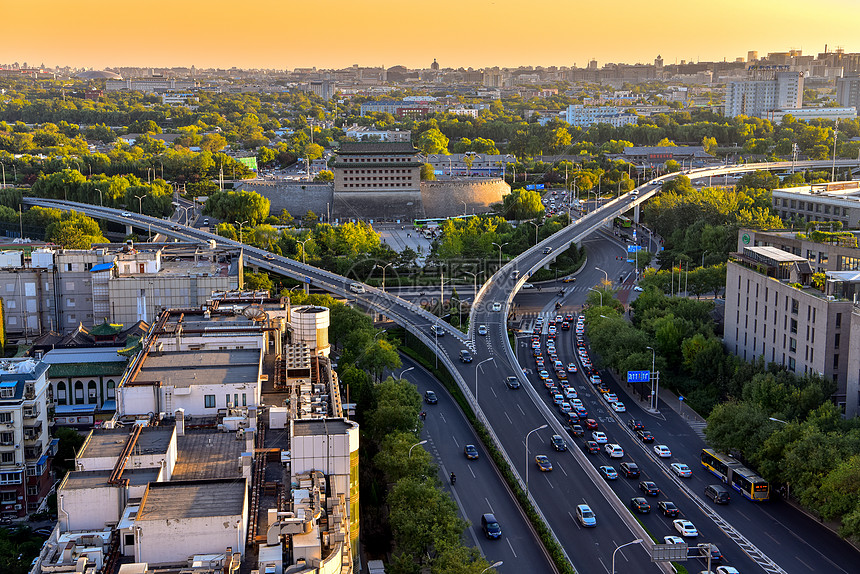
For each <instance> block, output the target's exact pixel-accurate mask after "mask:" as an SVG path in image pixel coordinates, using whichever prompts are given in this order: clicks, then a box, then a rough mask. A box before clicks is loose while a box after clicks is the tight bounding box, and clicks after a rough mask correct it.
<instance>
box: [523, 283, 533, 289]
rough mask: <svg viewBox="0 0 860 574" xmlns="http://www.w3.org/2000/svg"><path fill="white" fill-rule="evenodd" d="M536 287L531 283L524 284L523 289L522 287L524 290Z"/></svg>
mask: <svg viewBox="0 0 860 574" xmlns="http://www.w3.org/2000/svg"><path fill="white" fill-rule="evenodd" d="M534 287H535V286H534V285H532V284H531V283H523V287H522V288H523V289H534Z"/></svg>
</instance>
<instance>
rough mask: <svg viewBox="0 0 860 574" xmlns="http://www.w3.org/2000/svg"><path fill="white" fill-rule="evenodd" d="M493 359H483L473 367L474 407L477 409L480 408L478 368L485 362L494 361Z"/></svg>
mask: <svg viewBox="0 0 860 574" xmlns="http://www.w3.org/2000/svg"><path fill="white" fill-rule="evenodd" d="M495 359H496V358H495V357H490V358H489V359H484V360H483V361H481V362H480V363H478V364H477V365H475V406H476V407H478V408H480V405H479V404H478V367H480V366H481V365H483V364H484V363H486V362H487V361H494V360H495Z"/></svg>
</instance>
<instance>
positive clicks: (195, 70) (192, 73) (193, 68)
mask: <svg viewBox="0 0 860 574" xmlns="http://www.w3.org/2000/svg"><path fill="white" fill-rule="evenodd" d="M196 75H197V68H195V67H194V64H192V65H191V77H192V78H193V77H194V76H196Z"/></svg>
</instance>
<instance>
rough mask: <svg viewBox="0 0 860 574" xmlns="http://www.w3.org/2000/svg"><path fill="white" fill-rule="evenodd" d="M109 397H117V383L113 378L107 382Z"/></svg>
mask: <svg viewBox="0 0 860 574" xmlns="http://www.w3.org/2000/svg"><path fill="white" fill-rule="evenodd" d="M107 398H108V400H110V399H115V398H116V383H114V382H113V379H110V380H109V381H108V382H107Z"/></svg>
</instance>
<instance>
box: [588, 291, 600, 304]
mask: <svg viewBox="0 0 860 574" xmlns="http://www.w3.org/2000/svg"><path fill="white" fill-rule="evenodd" d="M588 290H589V291H594V292H595V293H597V294H598V295H600V306H601V307H603V291H598V290H597V289H593V288H591V287H589V288H588Z"/></svg>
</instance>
